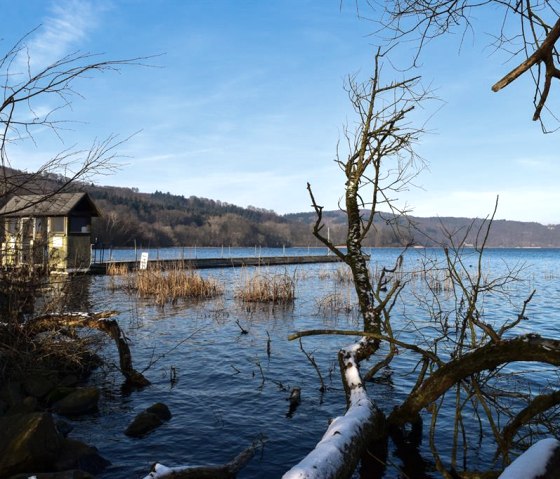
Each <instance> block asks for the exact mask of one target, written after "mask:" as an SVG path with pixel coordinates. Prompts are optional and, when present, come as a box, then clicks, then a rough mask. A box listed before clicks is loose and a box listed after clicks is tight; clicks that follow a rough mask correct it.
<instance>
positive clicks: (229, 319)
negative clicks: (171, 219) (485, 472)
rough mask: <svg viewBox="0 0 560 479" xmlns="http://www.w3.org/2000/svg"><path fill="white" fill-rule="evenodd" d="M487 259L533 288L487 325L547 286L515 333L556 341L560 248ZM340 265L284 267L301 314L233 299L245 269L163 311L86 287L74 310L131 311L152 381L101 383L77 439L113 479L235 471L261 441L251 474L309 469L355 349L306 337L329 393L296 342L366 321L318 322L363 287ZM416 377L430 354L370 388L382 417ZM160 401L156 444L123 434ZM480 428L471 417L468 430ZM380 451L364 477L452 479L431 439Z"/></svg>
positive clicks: (494, 313) (410, 263)
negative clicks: (339, 357)
mask: <svg viewBox="0 0 560 479" xmlns="http://www.w3.org/2000/svg"><path fill="white" fill-rule="evenodd" d="M218 251H220V249H218ZM251 252H253V251H251V249H249V250H248V251H247V250H245V251H244V252H243V251H236V254H239V255H243V253H244V254H245V255H247V256H249V255H250V253H251ZM303 253H304V254H305V253H306V251H305V249H303ZM399 253H400V251H397V250H391V249H379V250H372V260H371V261H372V268H373V269H375V268H376V267H381V266H383V265H392V264H393V262H394V260H395V259H396V257H397V256H398V254H399ZM427 253H429V254H436V253H434V252H433V251H416V250H414V251H410V252H409V253H407V257H406V262H405V268H406V269H408V271H412V270H414V269H415V268H418V267H419V265H420V264H422V262H423V261H424V258H425V255H426V254H427ZM119 254H121V252H119ZM123 254H124V253H123ZM127 254H134V253H133V252H128V253H127ZM159 254H160V255H161V257H163V255H164V254H171V252H167V251H165V250H160V252H159ZM174 254H176V251H175V253H174ZM290 254H291V253H290ZM320 254H324V252H321V253H320ZM185 257H186V256H185ZM485 261H486V262H487V267H488V269H489V270H490V273H491V274H498V273H499V272H501V271H506V264H509V265H510V266H511V265H512V264H519V263H521V262H526V263H527V264H528V265H530V266H528V267H527V269H526V270H525V271H524V275H525V278H526V281H524V282H519V283H515V284H512V285H511V288H512V291H513V292H515V293H516V295H517V296H518V298H519V301H518V302H517V303H516V304H509V303H505V304H504V303H503V302H502V301H501V298H499V297H495V298H488V301H487V303H486V304H485V312H486V313H487V314H488V315H489V317H490V318H492V317H495V318H496V320H500V318H502V317H503V316H504V315H512V314H515V313H516V311H518V310H517V309H516V308H518V306H519V304H521V303H522V301H523V300H524V299H525V298H526V297H527V294H528V292H529V291H530V290H531V289H532V288H536V289H537V294H536V295H535V298H534V300H533V302H532V303H531V304H530V307H529V309H528V311H527V315H528V316H529V317H530V321H523V322H522V323H521V324H520V325H519V327H518V328H517V329H516V330H515V331H514V332H515V333H516V334H517V333H526V332H530V331H537V332H539V333H540V334H543V335H547V336H552V337H557V336H558V326H557V324H558V323H555V321H551V319H552V317H553V316H555V315H557V312H558V304H560V302H559V301H558V300H559V296H560V251H556V250H490V251H488V254H487V257H486V260H485ZM339 268H342V266H341V265H337V264H324V265H321V264H318V265H306V266H297V267H296V266H293V267H281V268H279V271H282V272H284V271H286V272H287V273H288V274H289V275H291V276H293V277H295V278H297V282H296V300H295V302H294V304H293V307H290V308H272V307H269V306H265V307H256V306H252V307H245V306H243V305H241V304H239V302H237V301H236V300H235V299H234V297H233V296H234V290H235V287H236V285H238V284H239V281H240V275H241V274H242V272H241V271H239V270H235V269H228V270H220V271H217V270H212V271H202V272H201V274H203V275H205V276H206V275H207V276H212V277H213V278H216V279H217V280H218V281H220V282H222V283H223V284H224V285H225V286H226V289H225V294H224V296H223V297H220V298H215V299H212V300H208V301H203V302H201V301H191V302H185V303H182V304H178V305H175V306H166V307H165V308H159V307H155V306H154V305H152V304H151V303H150V301H149V300H138V299H137V298H134V297H131V296H129V295H128V294H126V293H125V292H124V291H123V290H121V289H119V288H118V281H119V279H118V278H110V277H94V278H91V277H88V278H84V279H80V281H82V280H83V281H84V284H85V285H86V286H87V287H84V288H78V290H77V291H78V292H77V293H76V296H75V297H74V298H72V302H73V303H74V304H75V306H76V308H77V309H86V308H87V307H91V308H92V309H94V310H101V309H114V310H118V311H120V315H119V317H118V320H119V323H120V325H121V327H122V328H123V329H124V330H125V331H126V334H127V336H128V337H129V339H130V342H131V350H132V353H133V360H134V364H135V367H136V368H137V369H138V370H140V371H142V370H143V369H145V368H146V369H147V370H146V371H145V372H144V374H145V375H146V377H148V378H149V379H150V381H151V382H152V385H151V386H150V387H148V388H146V389H144V390H142V391H139V392H133V393H132V394H129V395H125V394H122V393H121V390H120V386H121V383H122V378H121V376H120V374H119V373H118V372H117V371H116V370H114V368H113V369H111V368H109V370H104V371H100V372H99V373H98V374H96V375H95V377H93V378H92V380H93V381H101V382H102V384H103V387H104V397H103V400H102V403H101V408H100V412H99V414H98V415H97V416H95V417H88V418H84V419H82V420H81V421H80V423H79V424H77V425H76V427H75V430H74V432H73V437H76V438H78V439H82V440H85V441H86V442H89V443H91V444H94V445H95V446H97V447H98V448H99V450H100V452H101V454H102V455H103V456H105V457H106V458H107V459H109V460H110V461H111V462H112V466H111V467H110V468H108V469H107V470H106V471H105V473H104V474H103V475H102V476H101V477H104V478H114V479H119V478H123V479H124V478H132V477H144V475H146V473H147V471H148V470H149V468H150V465H151V464H152V463H153V462H156V461H158V462H161V463H163V464H165V465H167V466H177V465H183V464H193V465H196V464H198V465H201V464H216V463H225V462H227V461H229V460H231V459H232V458H233V457H235V456H236V455H237V454H238V453H239V452H240V451H241V450H243V449H244V448H246V447H247V446H248V445H250V444H251V443H252V442H253V441H254V440H255V439H256V438H258V437H261V436H265V437H266V438H267V441H266V444H265V446H264V449H263V451H262V454H260V455H257V456H256V457H255V458H254V459H253V460H252V461H251V462H250V463H249V465H248V466H247V467H246V468H245V469H244V470H243V471H242V472H241V473H240V474H239V477H240V478H254V477H263V478H264V477H266V478H268V477H279V476H281V474H282V473H283V472H285V471H286V470H287V469H289V468H290V467H291V466H292V465H293V464H295V463H296V462H298V461H299V460H300V459H301V458H302V457H303V456H304V455H305V454H306V453H307V452H308V451H309V450H311V449H312V448H313V447H314V445H315V444H316V443H317V441H318V440H319V439H320V438H321V436H322V434H323V433H324V431H325V430H326V427H327V425H328V423H329V420H330V419H331V418H333V417H335V416H337V415H341V414H343V413H344V408H345V402H344V393H343V391H342V386H341V383H340V380H339V373H338V369H337V368H338V365H337V361H336V352H337V351H338V349H339V348H340V347H342V346H345V345H347V344H348V343H350V342H351V341H352V339H351V338H348V337H337V336H320V337H306V338H304V339H303V346H304V348H305V351H307V352H308V353H309V354H311V355H312V356H313V358H314V360H315V361H316V363H317V365H318V367H319V369H320V372H321V375H322V377H323V380H324V382H325V386H326V391H324V392H321V391H320V386H321V385H320V381H319V378H318V376H317V373H316V371H315V370H314V368H313V367H312V365H311V364H310V362H309V361H308V359H307V358H306V357H305V355H304V354H303V353H302V351H301V350H300V347H299V344H298V343H297V342H289V341H288V340H287V336H288V334H290V333H292V332H294V331H296V330H303V329H311V328H323V327H324V328H340V329H355V328H356V327H359V322H358V321H357V318H356V315H355V312H354V313H352V312H349V314H346V312H345V311H344V310H340V311H336V312H335V313H334V314H321V315H319V314H317V312H318V310H319V307H318V304H319V302H320V300H321V299H322V298H325V297H326V296H328V295H329V294H333V292H343V293H344V294H348V295H350V296H351V295H352V292H351V288H352V285H351V284H348V283H344V282H342V281H339V280H337V279H336V277H337V274H335V272H336V270H337V269H339ZM268 269H269V270H270V271H276V270H275V269H274V268H272V267H271V268H268ZM338 276H340V275H338ZM414 287H415V286H414V285H413V284H411V286H410V288H412V290H411V291H410V292H408V293H406V295H405V296H403V298H402V301H401V304H400V305H399V306H398V307H396V308H395V310H394V316H393V321H394V324H395V329H396V330H399V329H400V330H401V332H400V333H399V334H400V337H401V339H403V340H405V341H410V340H412V339H413V338H414V337H415V335H416V334H417V332H416V331H417V330H422V331H423V332H424V334H427V335H429V331H430V327H431V326H430V318H428V317H427V315H426V312H425V311H424V310H423V309H422V308H421V307H420V304H419V303H418V300H417V296H415V295H414V294H412V293H413V292H414V293H417V291H415V290H414ZM410 288H409V290H410ZM407 291H408V290H407ZM442 294H443V293H442ZM351 297H352V296H351ZM412 324H414V325H415V327H414V328H412V327H410V326H411V325H412ZM422 328H424V329H422ZM244 332H246V334H245V333H244ZM381 353H383V351H381ZM103 354H104V355H105V356H106V357H107V358H108V359H109V361H110V362H112V363H113V364H118V358H117V356H116V351H115V350H114V348H113V345H112V343H108V344H107V346H106V348H105V350H104V351H103ZM417 367H418V357H416V356H413V355H411V354H400V355H398V356H397V357H396V359H395V360H394V361H393V363H392V364H391V367H390V369H388V368H387V369H386V370H384V371H383V372H382V374H381V375H380V376H379V378H377V379H376V380H375V381H372V382H371V383H369V386H368V391H369V394H370V396H371V397H372V398H373V399H374V400H375V401H376V402H377V404H378V405H379V407H381V408H382V409H383V410H385V411H386V412H387V411H390V410H391V409H392V407H393V406H394V405H395V404H397V403H398V402H399V401H401V400H402V399H403V398H404V397H405V395H406V394H407V392H408V391H409V390H410V388H411V387H412V386H413V384H414V381H415V375H414V374H410V372H411V371H413V370H415V369H416V368H417ZM550 379H551V375H550V370H549V369H547V368H535V374H534V375H532V376H531V381H533V383H534V384H533V386H539V385H542V384H545V383H547V382H548V381H550ZM294 388H300V389H301V399H300V401H299V402H298V404H297V409H296V408H295V407H294V409H293V411H291V412H292V414H286V412H287V411H290V409H291V407H290V402H289V400H288V398H289V396H290V392H291V391H292V390H293V389H294ZM158 401H161V402H164V403H166V404H167V405H168V406H169V408H170V410H171V412H172V414H173V417H172V419H171V420H170V421H169V422H168V423H166V424H164V425H163V426H162V427H160V428H159V429H157V430H156V431H154V432H153V433H152V434H150V435H149V436H147V437H146V438H144V439H140V440H139V439H132V438H129V437H127V436H125V435H124V433H123V431H124V430H125V428H126V426H127V425H128V423H129V422H130V421H131V420H132V418H133V417H134V416H135V415H136V414H137V413H138V412H140V411H142V410H144V409H145V408H146V407H148V406H150V405H151V404H153V403H154V402H158ZM473 418H474V416H473ZM473 418H465V422H466V423H468V422H469V421H471V420H472V421H474V419H473ZM452 421H453V416H452V414H451V413H446V412H445V411H443V412H442V413H440V419H439V430H438V435H439V443H438V444H439V453H440V455H441V457H442V459H444V460H446V459H447V458H448V457H449V454H450V447H451V445H450V444H449V443H450V441H449V439H448V438H449V437H450V435H451V434H452ZM467 425H468V427H470V425H469V424H467ZM473 427H474V425H473ZM476 432H478V429H476ZM478 445H480V447H479V451H478V452H477V453H476V454H475V455H474V456H475V457H476V458H477V461H478V463H477V464H473V466H475V467H478V466H481V467H482V468H484V467H491V466H492V455H493V452H494V448H493V447H483V445H486V446H487V445H488V444H485V443H484V442H479V443H478ZM374 455H375V457H372V458H371V460H366V461H365V462H364V472H363V474H362V477H378V475H379V474H383V473H384V474H385V476H384V477H399V474H401V472H402V473H405V474H407V476H403V477H411V478H412V477H426V478H429V477H434V478H435V477H440V476H439V475H438V474H436V473H434V472H433V469H434V468H433V463H432V462H433V460H432V459H431V455H430V453H429V446H427V445H426V441H425V440H424V441H422V443H421V444H417V443H415V444H412V443H410V442H409V441H401V442H400V443H390V446H389V451H387V450H384V446H380V448H378V449H376V450H375V451H374Z"/></svg>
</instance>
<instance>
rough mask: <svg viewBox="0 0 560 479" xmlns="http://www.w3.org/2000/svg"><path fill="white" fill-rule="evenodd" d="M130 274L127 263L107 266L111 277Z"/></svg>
mask: <svg viewBox="0 0 560 479" xmlns="http://www.w3.org/2000/svg"><path fill="white" fill-rule="evenodd" d="M128 273H129V271H128V265H127V264H126V263H115V262H112V263H109V264H108V265H107V275H109V276H125V275H127V274H128Z"/></svg>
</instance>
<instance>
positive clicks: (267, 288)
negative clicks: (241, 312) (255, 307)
mask: <svg viewBox="0 0 560 479" xmlns="http://www.w3.org/2000/svg"><path fill="white" fill-rule="evenodd" d="M295 290H296V287H295V281H294V279H293V278H292V277H291V276H289V275H288V274H287V273H285V272H284V273H280V274H271V273H268V272H264V273H263V272H262V271H261V270H260V269H258V268H257V269H255V271H254V272H253V274H247V273H246V272H245V273H244V274H243V275H242V278H241V283H240V284H239V285H238V287H237V288H236V291H235V298H236V299H238V300H240V301H242V302H244V303H273V304H282V305H287V304H291V303H293V301H294V299H295Z"/></svg>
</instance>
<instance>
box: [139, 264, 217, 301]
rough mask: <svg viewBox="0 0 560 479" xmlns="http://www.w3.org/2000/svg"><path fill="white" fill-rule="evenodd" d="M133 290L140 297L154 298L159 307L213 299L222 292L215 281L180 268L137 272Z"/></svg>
mask: <svg viewBox="0 0 560 479" xmlns="http://www.w3.org/2000/svg"><path fill="white" fill-rule="evenodd" d="M133 288H134V289H135V290H136V291H137V292H138V295H139V296H141V297H153V298H155V300H156V304H158V305H159V306H163V305H165V304H167V303H171V304H176V303H177V301H178V300H180V299H208V298H213V297H216V296H219V295H221V294H222V293H223V291H224V288H223V286H222V285H221V284H220V283H219V282H218V281H216V280H215V279H213V278H203V277H202V276H200V274H198V273H197V272H196V271H193V270H188V269H187V270H185V269H181V268H174V269H170V270H168V271H161V270H144V271H138V272H137V273H136V280H135V281H134V283H133Z"/></svg>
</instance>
